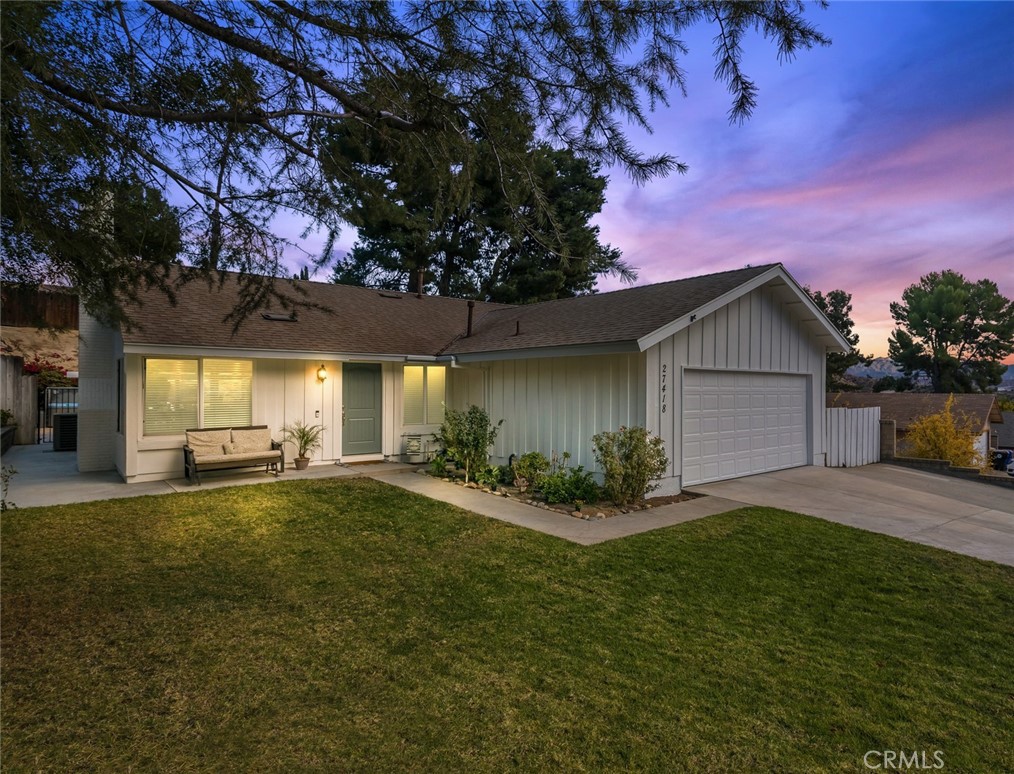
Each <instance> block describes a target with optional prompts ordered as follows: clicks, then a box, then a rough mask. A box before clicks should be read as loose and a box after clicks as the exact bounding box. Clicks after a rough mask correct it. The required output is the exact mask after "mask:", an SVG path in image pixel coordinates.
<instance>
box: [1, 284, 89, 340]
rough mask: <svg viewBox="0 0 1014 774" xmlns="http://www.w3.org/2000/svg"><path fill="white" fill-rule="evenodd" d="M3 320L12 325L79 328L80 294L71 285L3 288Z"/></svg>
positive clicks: (17, 326)
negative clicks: (71, 288)
mask: <svg viewBox="0 0 1014 774" xmlns="http://www.w3.org/2000/svg"><path fill="white" fill-rule="evenodd" d="M0 299H2V301H0V322H2V323H3V325H4V327H10V328H38V327H50V328H58V329H66V330H77V327H78V306H77V296H76V295H74V293H72V292H71V291H70V289H69V288H54V287H51V286H49V287H42V288H39V289H38V290H35V289H25V288H21V287H18V286H16V285H4V286H3V288H0Z"/></svg>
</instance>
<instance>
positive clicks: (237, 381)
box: [201, 359, 253, 427]
mask: <svg viewBox="0 0 1014 774" xmlns="http://www.w3.org/2000/svg"><path fill="white" fill-rule="evenodd" d="M202 366H203V369H204V378H203V380H202V381H203V383H204V395H203V398H204V418H203V420H202V421H201V427H245V426H246V425H250V424H253V422H252V421H251V417H252V416H253V361H252V360H211V359H208V360H204V361H203V362H202Z"/></svg>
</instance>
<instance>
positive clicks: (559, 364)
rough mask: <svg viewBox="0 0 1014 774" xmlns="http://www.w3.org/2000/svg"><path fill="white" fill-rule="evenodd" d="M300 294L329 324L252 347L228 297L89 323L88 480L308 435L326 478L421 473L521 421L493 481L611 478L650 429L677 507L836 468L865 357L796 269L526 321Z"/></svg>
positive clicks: (230, 285)
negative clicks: (632, 441)
mask: <svg viewBox="0 0 1014 774" xmlns="http://www.w3.org/2000/svg"><path fill="white" fill-rule="evenodd" d="M299 284H300V285H301V287H302V289H303V290H305V292H306V300H307V301H308V302H310V303H311V304H312V305H313V306H311V307H309V308H306V309H299V310H298V312H297V314H295V315H293V316H291V317H290V316H289V315H287V314H281V313H276V314H271V313H264V314H254V315H252V316H251V317H250V318H248V319H247V320H246V321H245V322H244V323H243V324H242V326H241V327H240V328H239V330H237V331H235V332H233V329H232V326H231V324H229V323H226V322H224V318H225V316H226V314H227V313H228V312H229V311H230V310H231V309H232V308H233V306H234V305H235V304H236V302H237V300H238V296H237V283H236V282H235V280H234V279H233V278H230V277H226V280H225V282H224V284H223V285H222V286H221V287H219V286H218V285H217V283H216V284H214V286H213V287H210V288H209V286H208V285H207V284H205V283H191V284H189V285H187V286H185V287H184V288H183V289H182V290H180V291H179V293H178V304H177V305H176V306H172V305H170V303H169V302H168V301H167V300H166V299H165V298H164V297H163V296H161V295H160V294H157V293H154V292H153V293H149V294H147V295H145V297H144V299H143V305H142V306H140V307H139V308H137V309H135V310H134V312H133V314H134V316H135V318H136V320H137V322H138V323H139V325H138V327H136V328H135V329H134V330H131V331H127V330H123V331H120V330H114V329H111V328H108V327H104V326H102V325H100V324H99V323H98V322H97V321H95V320H94V319H92V318H90V317H88V316H87V315H82V320H81V387H80V395H79V403H80V410H79V438H78V465H79V468H80V469H81V470H83V471H84V470H112V469H116V470H117V471H119V473H120V475H121V476H122V477H123V478H124V480H126V481H128V482H134V481H148V480H157V479H167V478H175V477H180V476H182V475H183V455H182V453H181V451H180V449H181V447H182V445H183V441H184V436H183V431H184V430H185V429H187V428H193V427H230V426H240V425H250V424H258V425H262V424H263V425H268V426H269V427H270V428H271V429H272V431H273V433H274V434H275V437H276V438H277V437H279V436H280V431H281V428H282V426H283V425H286V424H290V423H292V422H294V421H296V420H302V421H304V422H307V423H309V424H322V425H324V426H325V428H326V431H325V434H324V444H323V447H322V448H321V449H320V450H319V452H318V453H317V456H316V459H315V462H317V463H331V462H335V463H337V462H342V463H347V462H354V461H360V460H362V461H366V460H383V459H415V460H421V459H422V457H424V456H425V455H426V453H427V452H429V451H433V447H432V445H430V444H431V438H432V433H433V432H434V431H436V430H437V428H438V427H439V425H440V423H441V421H442V420H443V416H444V408H445V406H450V407H453V408H465V407H467V406H468V405H470V404H477V405H480V406H483V407H485V408H486V410H487V411H488V412H489V414H490V417H491V419H492V420H493V421H494V422H496V421H499V420H501V419H502V420H504V421H503V425H502V427H501V430H500V434H499V436H498V437H497V440H496V444H495V445H494V447H493V448H492V450H491V454H492V458H493V461H494V462H496V463H505V462H507V460H508V459H509V458H510V456H511V455H514V454H517V455H520V454H523V453H525V452H528V451H541V452H542V453H544V454H546V455H547V456H548V455H550V454H551V453H552V452H553V451H556V452H560V453H562V452H564V451H568V452H570V453H571V454H572V455H573V458H572V464H574V465H584V466H585V468H586V469H590V470H594V469H595V461H594V456H593V448H592V436H593V435H595V434H596V433H598V432H600V431H603V430H616V429H618V428H619V427H620V426H621V425H627V426H631V425H640V426H645V427H647V428H648V430H649V431H651V432H652V433H653V434H655V435H658V436H660V437H661V438H662V440H663V441H664V443H665V450H666V453H667V455H668V457H669V468H668V470H667V475H666V477H665V478H664V480H663V481H662V485H663V487H662V490H661V491H666V492H675V491H679V489H680V488H681V487H682V486H686V485H689V484H694V483H701V482H705V481H714V480H718V479H723V478H731V477H735V476H743V475H749V474H752V473H759V472H763V471H769V470H776V469H781V468H788V467H794V466H801V465H823V464H824V460H825V453H826V449H825V437H824V422H823V421H822V418H823V414H824V397H823V396H824V394H825V375H824V372H825V368H824V364H825V357H826V354H827V353H828V352H842V351H846V350H847V349H848V343H847V342H846V341H844V339H842V337H841V335H840V334H839V333H838V331H837V330H836V329H835V328H834V326H833V325H832V324H831V323H830V322H828V320H827V319H826V318H825V317H824V315H823V314H821V312H820V311H819V310H818V309H817V307H816V306H814V304H813V302H812V301H811V300H810V298H809V297H808V296H807V294H806V293H805V292H804V291H803V290H802V289H801V288H800V286H799V284H798V283H797V282H796V281H795V280H794V279H793V278H792V277H791V276H790V275H789V273H788V272H787V271H786V270H785V268H784V267H783V266H782V265H781V264H771V265H765V266H753V267H747V268H744V269H738V270H735V271H725V272H720V273H717V274H709V275H706V276H700V277H693V278H690V279H683V280H676V281H673V282H663V283H660V284H656V285H648V286H643V287H634V288H629V289H625V290H618V291H614V292H609V293H599V294H595V295H588V296H580V297H577V298H568V299H562V300H557V301H548V302H544V303H538V304H530V305H525V306H504V305H497V304H489V303H482V302H471V301H465V300H462V299H452V298H441V297H433V296H421V297H420V296H417V295H415V294H411V293H394V292H388V291H378V290H371V289H367V288H359V287H349V286H342V285H334V284H326V283H316V282H305V281H304V282H300V283H299ZM315 307H319V308H315ZM321 377H323V378H321ZM292 452H293V450H292V449H291V448H288V449H286V452H285V453H286V458H287V459H291V458H292Z"/></svg>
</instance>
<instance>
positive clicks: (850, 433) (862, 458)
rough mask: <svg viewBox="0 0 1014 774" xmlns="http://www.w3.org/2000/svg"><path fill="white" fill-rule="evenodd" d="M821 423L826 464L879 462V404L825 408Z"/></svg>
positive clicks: (839, 465) (854, 465)
mask: <svg viewBox="0 0 1014 774" xmlns="http://www.w3.org/2000/svg"><path fill="white" fill-rule="evenodd" d="M824 426H825V429H826V431H827V433H826V434H827V466H828V467H829V468H857V467H859V466H860V465H869V464H871V463H873V462H880V406H871V407H869V408H855V409H852V408H829V409H826V410H825V413H824Z"/></svg>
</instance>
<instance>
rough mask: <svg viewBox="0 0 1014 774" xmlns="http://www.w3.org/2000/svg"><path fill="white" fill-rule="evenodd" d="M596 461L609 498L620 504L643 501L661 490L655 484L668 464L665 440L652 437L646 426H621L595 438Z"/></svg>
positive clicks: (598, 434)
mask: <svg viewBox="0 0 1014 774" xmlns="http://www.w3.org/2000/svg"><path fill="white" fill-rule="evenodd" d="M592 443H593V444H594V445H595V461H596V462H598V464H599V467H601V468H602V476H603V484H602V488H603V489H604V490H605V493H606V496H607V497H609V499H611V500H612V501H613V502H615V503H616V504H617V505H626V504H627V503H629V502H630V501H631V500H640V499H641V498H643V497H644V496H645V495H646V494H647V493H648V492H651V491H653V490H655V489H657V488H658V485H657V484H655V485H652V483H651V482H652V481H653V480H654V479H658V478H661V477H662V476H663V475H664V474H665V470H666V467H667V466H668V465H669V458H668V457H666V454H665V447H664V446H663V444H662V439H661V438H658V437H654V438H652V437H649V434H648V431H647V430H646V429H645V428H643V427H621V428H620V429H619V430H617V431H615V432H602V433H597V434H596V435H595V436H594V437H593V438H592Z"/></svg>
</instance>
